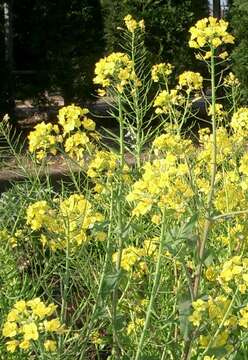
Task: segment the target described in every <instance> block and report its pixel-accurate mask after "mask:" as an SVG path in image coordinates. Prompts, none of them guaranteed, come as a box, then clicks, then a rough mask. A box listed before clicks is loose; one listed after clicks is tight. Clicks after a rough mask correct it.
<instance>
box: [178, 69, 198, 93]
mask: <svg viewBox="0 0 248 360" xmlns="http://www.w3.org/2000/svg"><path fill="white" fill-rule="evenodd" d="M202 82H203V77H202V76H201V75H200V73H198V72H193V71H185V72H184V73H182V74H181V75H179V86H180V87H181V88H183V87H187V88H188V90H189V91H192V90H200V89H201V88H202Z"/></svg>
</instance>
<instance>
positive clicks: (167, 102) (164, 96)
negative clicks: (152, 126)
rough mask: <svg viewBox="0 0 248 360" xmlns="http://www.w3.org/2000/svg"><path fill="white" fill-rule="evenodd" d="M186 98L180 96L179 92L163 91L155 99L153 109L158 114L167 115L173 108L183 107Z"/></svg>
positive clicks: (174, 90) (173, 90)
mask: <svg viewBox="0 0 248 360" xmlns="http://www.w3.org/2000/svg"><path fill="white" fill-rule="evenodd" d="M183 102H184V97H183V96H182V95H180V94H179V92H178V90H176V89H172V90H163V91H161V92H160V93H159V94H158V95H157V96H156V97H155V99H154V104H153V107H155V108H156V109H155V113H156V114H167V113H169V112H170V110H171V107H172V106H177V105H182V104H183Z"/></svg>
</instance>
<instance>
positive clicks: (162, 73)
mask: <svg viewBox="0 0 248 360" xmlns="http://www.w3.org/2000/svg"><path fill="white" fill-rule="evenodd" d="M172 70H173V66H172V65H171V64H170V63H161V64H156V65H153V67H152V80H153V81H154V82H159V81H166V79H167V78H168V76H169V75H170V74H171V73H172Z"/></svg>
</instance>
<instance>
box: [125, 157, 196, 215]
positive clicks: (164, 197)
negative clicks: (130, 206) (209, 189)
mask: <svg viewBox="0 0 248 360" xmlns="http://www.w3.org/2000/svg"><path fill="white" fill-rule="evenodd" d="M143 171H144V173H143V175H142V178H141V179H140V180H138V181H136V182H135V183H134V185H133V189H132V191H131V193H129V194H128V196H127V200H128V201H130V202H133V201H134V202H136V204H137V205H136V207H135V208H134V210H133V215H134V216H141V215H145V214H146V213H148V212H150V211H151V210H152V208H153V205H155V208H159V209H163V208H166V209H167V210H173V211H174V212H175V213H176V214H177V215H180V214H181V213H184V212H185V211H186V209H187V208H188V205H189V202H190V200H191V199H192V197H193V195H194V194H193V191H192V189H191V188H190V186H189V185H188V183H187V177H186V176H185V175H186V174H187V173H188V167H187V164H186V163H184V162H181V163H180V162H178V161H177V158H176V156H175V155H174V154H172V153H168V154H167V155H166V156H165V158H163V159H159V160H154V161H153V162H147V163H145V165H144V167H143Z"/></svg>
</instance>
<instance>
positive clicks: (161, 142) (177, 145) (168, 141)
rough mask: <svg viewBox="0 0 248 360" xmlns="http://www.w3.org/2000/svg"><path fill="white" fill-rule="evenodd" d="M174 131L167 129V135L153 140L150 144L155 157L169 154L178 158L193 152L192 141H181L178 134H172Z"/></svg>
mask: <svg viewBox="0 0 248 360" xmlns="http://www.w3.org/2000/svg"><path fill="white" fill-rule="evenodd" d="M174 130H176V129H173V128H172V129H167V131H168V132H167V133H165V134H162V135H160V136H157V137H156V138H155V140H154V141H153V144H152V147H153V149H154V153H155V155H159V154H160V153H162V154H163V153H166V152H171V153H173V154H175V155H176V156H177V157H178V158H180V157H184V156H185V155H186V154H187V155H190V153H192V152H194V148H193V144H192V141H191V140H188V139H182V137H181V136H180V135H179V134H175V133H173V132H174Z"/></svg>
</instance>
